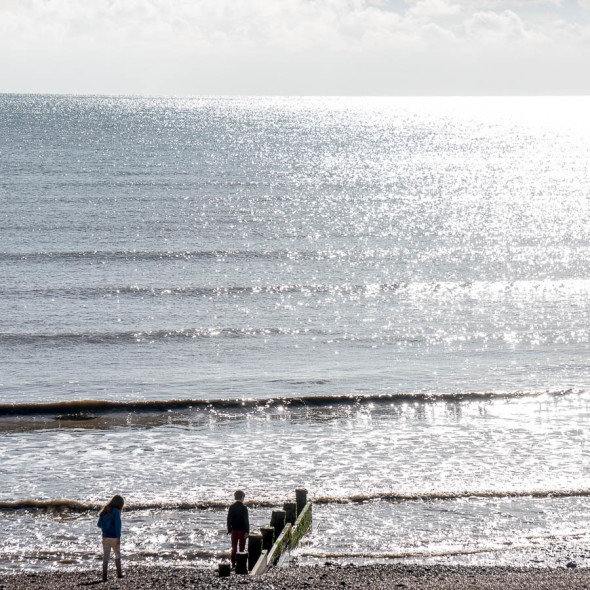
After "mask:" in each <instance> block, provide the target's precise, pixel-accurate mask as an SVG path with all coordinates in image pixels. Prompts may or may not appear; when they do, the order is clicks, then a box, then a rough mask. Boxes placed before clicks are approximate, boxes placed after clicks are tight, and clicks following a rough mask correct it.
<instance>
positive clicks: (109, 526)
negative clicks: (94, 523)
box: [98, 508, 121, 539]
mask: <svg viewBox="0 0 590 590" xmlns="http://www.w3.org/2000/svg"><path fill="white" fill-rule="evenodd" d="M98 526H99V527H100V528H101V529H102V536H103V539H104V538H108V539H120V538H121V511H120V510H119V509H118V508H111V509H110V510H109V512H108V513H107V512H106V511H105V512H103V513H102V514H101V515H100V517H99V519H98Z"/></svg>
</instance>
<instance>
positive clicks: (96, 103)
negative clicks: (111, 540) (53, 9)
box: [0, 94, 590, 571]
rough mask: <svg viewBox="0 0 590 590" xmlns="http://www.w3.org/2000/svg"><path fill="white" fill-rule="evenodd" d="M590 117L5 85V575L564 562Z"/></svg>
mask: <svg viewBox="0 0 590 590" xmlns="http://www.w3.org/2000/svg"><path fill="white" fill-rule="evenodd" d="M589 113H590V98H589V97H459V98H457V97H422V98H412V97H404V98H385V97H383V98H378V97H366V98H365V97H141V96H57V95H14V94H2V95H0V569H2V570H5V571H22V570H24V571H31V570H49V569H63V568H73V569H76V568H86V567H96V566H97V564H99V563H100V559H101V547H100V531H99V529H98V528H97V526H96V521H97V511H98V510H99V509H100V507H101V506H102V505H103V504H104V503H105V502H106V501H108V499H109V498H110V497H111V496H113V495H114V494H121V495H122V496H123V497H124V498H125V501H126V505H125V509H124V511H123V538H122V548H123V557H124V560H125V561H126V563H138V564H139V563H142V564H160V565H162V564H163V565H166V564H169V565H190V566H197V567H214V566H215V564H216V563H218V562H219V561H220V560H221V559H224V558H226V557H227V554H228V549H229V546H228V537H227V534H226V532H225V530H224V529H225V516H226V511H227V508H228V506H229V505H230V504H231V502H232V501H233V492H234V490H236V489H238V488H240V489H243V490H244V491H245V493H246V502H247V505H248V506H249V510H250V520H251V524H252V530H255V529H257V528H258V527H260V526H265V525H268V523H269V521H270V515H271V512H272V511H273V510H277V509H280V508H281V506H282V504H283V503H284V502H287V501H293V500H294V497H295V489H298V488H305V489H307V491H308V497H309V499H310V501H312V502H313V514H314V521H313V528H312V530H311V532H310V534H309V535H307V536H306V537H305V539H304V540H303V541H302V543H301V544H300V545H299V547H298V548H297V549H296V550H294V551H293V552H292V554H291V556H290V560H291V563H293V564H307V563H320V564H321V563H325V562H327V561H329V562H337V563H342V564H344V563H372V562H392V563H421V564H432V563H447V564H448V563H451V564H487V565H494V564H508V565H537V566H548V567H556V566H564V565H566V563H570V565H571V563H572V562H573V563H576V564H577V565H586V566H590V549H588V547H589V545H590V479H589V472H588V469H589V467H590V434H589V433H590V356H589V353H590V115H589Z"/></svg>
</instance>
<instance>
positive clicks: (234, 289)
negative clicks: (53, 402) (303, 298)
mask: <svg viewBox="0 0 590 590" xmlns="http://www.w3.org/2000/svg"><path fill="white" fill-rule="evenodd" d="M405 286H407V285H405V284H403V283H391V284H380V285H348V284H344V285H324V284H305V283H302V284H296V283H286V284H283V285H223V286H198V287H195V286H182V287H153V286H139V285H122V286H116V285H113V286H108V287H104V286H96V287H57V288H36V289H18V288H17V289H11V288H4V289H2V290H0V293H3V294H5V295H9V296H16V295H18V296H19V297H21V298H22V297H49V296H53V297H56V296H58V297H71V296H76V297H81V298H84V299H90V298H96V297H101V298H107V297H117V296H121V295H123V296H125V295H131V296H137V295H141V296H145V295H149V296H152V297H164V296H172V295H173V296H189V297H221V296H224V295H265V294H270V295H274V294H281V293H289V294H290V293H303V294H309V293H318V294H323V293H327V294H331V293H334V294H335V293H338V294H351V295H354V294H361V293H366V292H371V293H372V292H374V291H375V290H376V289H377V290H379V291H381V292H386V291H396V290H398V289H402V288H404V287H405Z"/></svg>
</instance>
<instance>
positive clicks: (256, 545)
mask: <svg viewBox="0 0 590 590" xmlns="http://www.w3.org/2000/svg"><path fill="white" fill-rule="evenodd" d="M261 553H262V535H261V534H260V533H250V534H249V535H248V571H251V570H252V568H253V567H254V566H255V565H256V562H257V561H258V558H259V557H260V554H261Z"/></svg>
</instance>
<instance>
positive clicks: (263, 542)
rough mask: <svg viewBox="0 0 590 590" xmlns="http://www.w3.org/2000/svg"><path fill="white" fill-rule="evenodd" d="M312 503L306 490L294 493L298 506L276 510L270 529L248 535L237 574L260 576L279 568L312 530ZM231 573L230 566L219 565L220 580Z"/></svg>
mask: <svg viewBox="0 0 590 590" xmlns="http://www.w3.org/2000/svg"><path fill="white" fill-rule="evenodd" d="M311 506H312V504H311V502H308V501H307V490H304V489H297V490H295V502H285V503H284V504H283V509H282V510H273V511H272V514H271V518H270V526H263V527H261V528H260V533H249V534H248V539H247V540H248V546H247V548H246V551H243V552H238V553H236V574H250V575H251V576H260V575H262V574H263V573H264V572H265V571H266V570H268V569H269V568H270V567H272V566H275V565H280V564H281V562H282V561H283V560H284V559H285V558H286V556H287V554H288V553H289V551H290V550H291V549H293V548H294V547H296V546H297V544H298V543H299V541H300V540H301V538H302V537H303V536H304V535H305V534H307V533H308V532H309V531H310V530H311V524H312V510H311ZM230 573H231V564H230V563H229V562H222V563H220V564H219V576H220V577H226V576H229V575H230Z"/></svg>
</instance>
